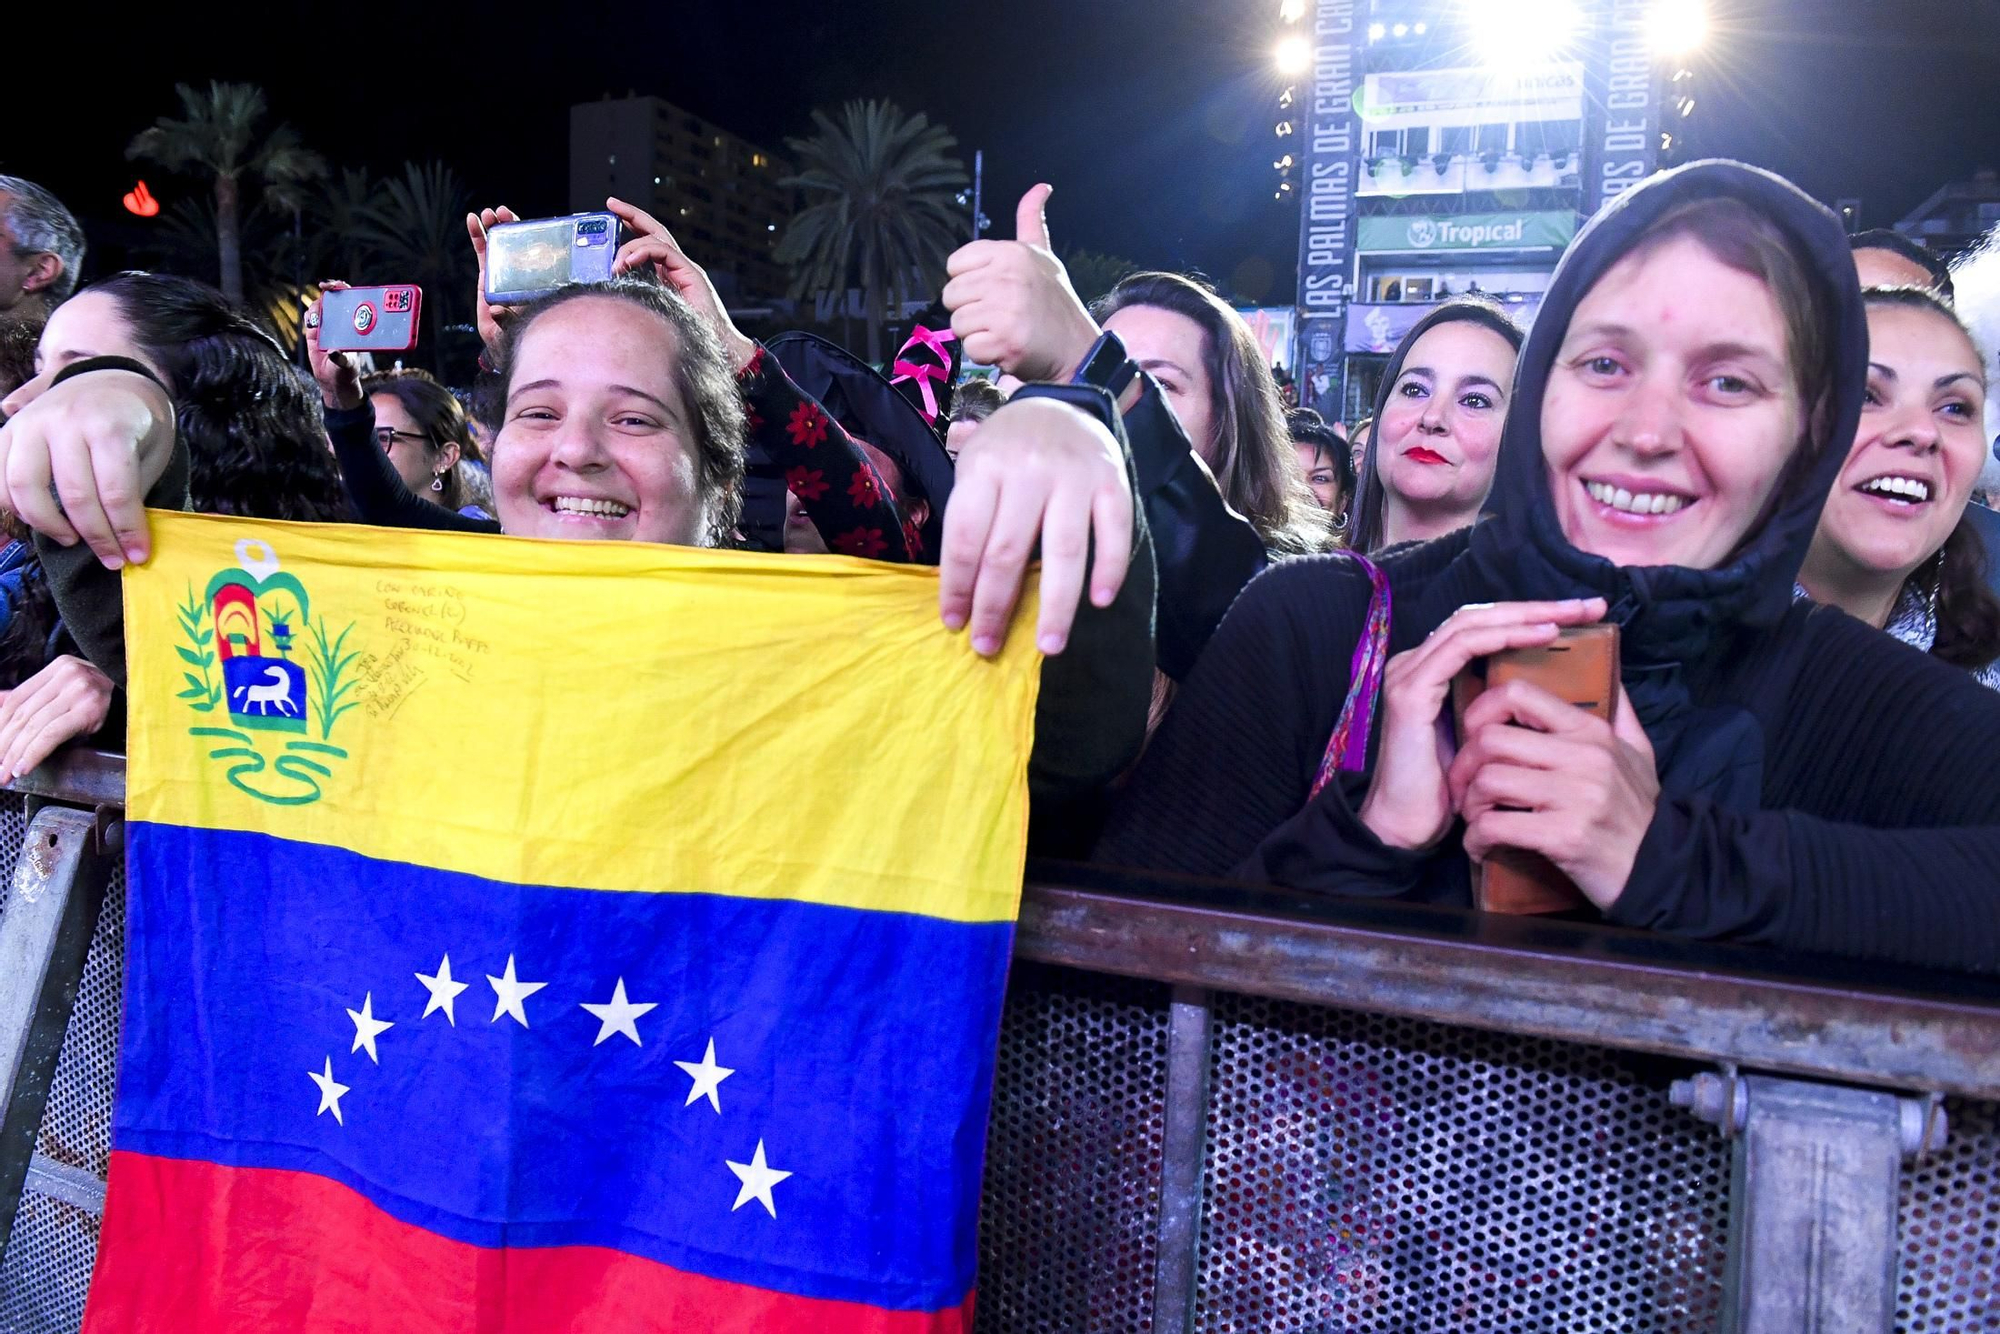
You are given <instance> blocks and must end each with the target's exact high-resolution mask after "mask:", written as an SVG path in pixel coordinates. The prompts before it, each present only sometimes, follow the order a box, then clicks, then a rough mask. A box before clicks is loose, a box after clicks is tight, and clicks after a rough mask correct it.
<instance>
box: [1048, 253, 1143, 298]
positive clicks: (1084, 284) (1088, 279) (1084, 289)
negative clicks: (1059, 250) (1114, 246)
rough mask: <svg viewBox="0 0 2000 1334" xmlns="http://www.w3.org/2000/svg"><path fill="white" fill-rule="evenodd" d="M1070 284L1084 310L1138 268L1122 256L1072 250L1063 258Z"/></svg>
mask: <svg viewBox="0 0 2000 1334" xmlns="http://www.w3.org/2000/svg"><path fill="white" fill-rule="evenodd" d="M1062 262H1063V268H1065V269H1066V270H1068V271H1069V284H1070V286H1071V287H1074V288H1075V289H1076V294H1077V297H1078V298H1079V299H1080V300H1082V302H1083V304H1085V305H1086V306H1087V305H1089V304H1090V303H1091V302H1093V301H1095V300H1097V298H1099V297H1101V296H1103V295H1104V294H1105V293H1106V292H1109V291H1110V290H1111V289H1112V288H1114V287H1116V286H1117V285H1118V283H1119V280H1120V279H1122V278H1126V277H1129V276H1130V275H1132V274H1135V273H1137V272H1138V271H1139V266H1138V265H1137V264H1134V263H1133V262H1132V261H1131V260H1129V259H1126V258H1125V257H1124V256H1122V255H1106V254H1100V253H1098V252H1097V251H1095V250H1072V251H1070V252H1069V253H1068V254H1067V255H1064V256H1063V261H1062Z"/></svg>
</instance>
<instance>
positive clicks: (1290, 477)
mask: <svg viewBox="0 0 2000 1334" xmlns="http://www.w3.org/2000/svg"><path fill="white" fill-rule="evenodd" d="M1128 306H1151V307H1153V308H1155V309H1158V310H1165V311H1170V312H1172V313H1173V314H1176V315H1181V316H1184V317H1186V318H1187V319H1190V320H1193V321H1194V323H1195V325H1196V327H1198V328H1199V329H1200V330H1201V332H1202V359H1203V362H1204V364H1205V369H1206V370H1207V372H1208V393H1209V416H1210V419H1211V420H1212V421H1213V422H1214V430H1215V436H1216V438H1215V439H1214V440H1213V441H1200V440H1196V441H1193V442H1192V443H1193V444H1194V446H1195V450H1196V452H1197V453H1200V454H1202V455H1203V456H1204V457H1206V456H1208V455H1210V454H1212V455H1213V456H1214V458H1215V466H1214V468H1213V469H1212V471H1213V472H1214V473H1215V481H1216V485H1217V486H1218V487H1219V488H1220V489H1221V491H1222V498H1223V499H1224V500H1226V501H1228V502H1229V504H1230V505H1231V506H1232V507H1234V508H1235V509H1236V510H1238V511H1239V512H1241V513H1242V514H1243V515H1244V517H1246V518H1248V519H1249V520H1250V522H1251V523H1252V524H1253V525H1254V526H1255V527H1256V529H1257V533H1258V535H1259V536H1260V537H1262V538H1263V539H1264V545H1265V546H1266V547H1268V548H1270V549H1271V550H1272V551H1273V552H1276V553H1280V554H1285V555H1295V554H1299V553H1303V552H1308V551H1319V550H1321V549H1323V548H1324V547H1325V546H1326V545H1327V536H1328V530H1327V525H1326V514H1325V511H1323V510H1321V509H1320V508H1319V506H1318V505H1315V504H1314V503H1313V499H1312V494H1311V492H1309V491H1308V490H1307V489H1306V484H1305V479H1304V478H1302V477H1300V476H1299V469H1298V460H1297V458H1296V457H1294V456H1293V454H1292V452H1291V448H1290V446H1291V439H1290V437H1289V436H1287V435H1286V434H1285V416H1284V401H1283V400H1282V399H1281V398H1280V397H1279V396H1278V384H1277V381H1276V380H1275V379H1273V378H1272V376H1271V368H1270V366H1269V365H1268V364H1266V362H1265V360H1264V349H1263V347H1262V346H1261V345H1260V344H1259V343H1258V342H1257V336H1256V335H1255V334H1253V333H1251V332H1250V326H1249V325H1247V324H1245V323H1244V322H1243V317H1242V316H1240V315H1238V314H1237V313H1236V312H1235V311H1234V310H1231V309H1230V308H1229V305H1228V303H1226V302H1225V301H1223V299H1222V298H1221V297H1219V296H1217V295H1216V294H1215V289H1213V288H1211V287H1209V286H1207V285H1205V284H1203V283H1198V282H1195V281H1194V280H1193V279H1190V278H1184V277H1182V276H1181V275H1180V274H1177V273H1135V274H1132V275H1131V276H1130V277H1128V278H1122V279H1120V280H1119V282H1118V285H1117V286H1116V287H1113V288H1112V289H1111V290H1110V291H1109V292H1107V293H1106V294H1105V295H1104V296H1103V297H1102V298H1100V299H1099V300H1098V301H1097V302H1096V303H1095V304H1094V305H1092V306H1091V313H1092V314H1094V315H1095V316H1096V317H1097V319H1098V322H1099V323H1100V324H1101V323H1103V322H1104V321H1105V320H1107V319H1109V318H1110V317H1111V316H1112V315H1114V314H1116V313H1117V312H1119V311H1121V310H1124V309H1125V308H1126V307H1128ZM1204 445H1208V446H1210V448H1207V449H1204V448H1203V446H1204Z"/></svg>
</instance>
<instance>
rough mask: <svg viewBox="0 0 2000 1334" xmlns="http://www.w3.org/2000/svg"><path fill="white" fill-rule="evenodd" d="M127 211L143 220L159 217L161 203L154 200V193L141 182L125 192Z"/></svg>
mask: <svg viewBox="0 0 2000 1334" xmlns="http://www.w3.org/2000/svg"><path fill="white" fill-rule="evenodd" d="M125 211H126V212H127V213H134V214H137V215H138V216H139V217H142V218H154V217H158V216H159V213H160V201H159V200H157V199H155V198H153V192H152V191H150V190H148V189H147V188H146V183H145V182H144V181H140V182H139V183H138V184H137V185H135V186H133V187H132V188H131V189H130V190H127V191H126V192H125Z"/></svg>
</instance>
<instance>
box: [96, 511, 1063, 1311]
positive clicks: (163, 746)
mask: <svg viewBox="0 0 2000 1334" xmlns="http://www.w3.org/2000/svg"><path fill="white" fill-rule="evenodd" d="M153 524H154V535H155V554H154V557H153V559H152V560H151V561H150V562H149V563H148V564H147V565H146V566H144V567H143V568H139V569H134V570H132V571H130V572H128V574H127V575H126V585H125V587H126V626H127V629H126V640H127V644H128V655H129V663H130V667H129V671H128V679H129V681H130V683H131V712H132V718H131V725H130V749H131V758H130V768H129V778H128V805H127V812H128V816H129V826H128V830H129V834H128V836H129V847H130V873H131V888H130V895H131V897H130V909H129V911H130V932H131V937H130V938H131V944H130V952H129V964H128V967H129V982H128V993H127V1003H126V1014H125V1035H124V1043H123V1050H122V1054H121V1073H120V1082H119V1093H118V1100H117V1105H116V1109H115V1112H114V1121H113V1162H112V1171H111V1179H110V1188H109V1194H108V1198H107V1202H106V1215H105V1223H104V1232H103V1243H102V1251H101V1258H100V1261H99V1267H98V1273H97V1276H96V1279H95V1282H94V1285H93V1290H92V1296H91V1305H90V1308H89V1312H88V1315H87V1319H86V1328H88V1329H90V1330H92V1331H97V1332H99V1334H103V1332H105V1331H123V1330H194V1329H199V1330H203V1331H210V1330H216V1331H226V1330H296V1329H314V1330H341V1331H348V1330H353V1331H360V1330H397V1331H404V1330H446V1331H456V1330H466V1331H537V1332H539V1331H560V1330H577V1331H582V1330H613V1329H615V1330H621V1331H622V1330H662V1331H664V1330H694V1329H742V1330H751V1329H756V1330H784V1329H808V1328H809V1329H814V1330H820V1329H826V1330H903V1329H909V1330H950V1329H961V1328H964V1327H966V1326H967V1325H968V1324H969V1320H970V1311H971V1302H972V1288H973V1256H974V1235H973V1234H974V1227H975V1220H976V1216H977V1207H978V1197H979V1185H980V1170H981V1161H980V1159H981V1153H982V1150H983V1146H984V1127H985V1118H986V1105H987V1101H988V1097H989V1093H990V1088H991V1082H992V1074H993V1071H992V1065H993V1053H994V1044H995V1036H996V1033H997V1028H998V1023H999V1007H1000V1000H1001V994H1002V989H1003V986H1004V981H1005V974H1006V965H1007V959H1008V956H1009V953H1010V947H1011V936H1012V921H1013V915H1014V911H1015V908H1016V905H1017V902H1018V897H1019V890H1020V874H1021V862H1022V857H1023V855H1024V850H1025V835H1026V761H1027V751H1028V745H1029V737H1030V732H1031V725H1032V715H1033V708H1034V697H1035V684H1036V679H1037V668H1038V665H1039V659H1038V658H1036V657H1035V656H1034V654H1033V652H1032V647H1031V646H1030V645H1028V644H1026V643H1025V639H1026V637H1025V636H1016V639H1017V640H1021V641H1024V642H1021V643H1019V644H1017V645H1016V646H1015V647H1013V648H1010V649H1009V650H1008V651H1007V653H1005V654H1003V655H1002V656H1001V657H1000V658H999V659H998V660H994V661H986V660H982V659H979V658H978V657H976V656H975V655H974V654H973V653H972V652H971V651H970V650H969V648H968V647H967V646H966V645H965V644H964V643H963V642H962V640H960V639H958V638H956V637H953V636H950V635H948V634H946V633H945V632H944V630H943V629H942V627H940V626H939V625H938V623H937V618H936V610H935V607H936V590H935V585H934V583H932V581H931V579H930V578H929V577H928V576H927V575H926V574H924V573H923V572H921V571H916V570H911V569H908V568H905V567H893V566H864V565H863V564H862V563H860V562H851V561H842V560H828V561H800V560H798V559H797V558H793V557H766V556H756V555H747V554H724V553H712V552H699V551H690V550H685V549H677V548H671V547H659V546H646V545H641V544H590V545H585V544H568V543H552V542H523V541H511V540H507V539H498V538H486V537H465V536H453V535H444V534H428V533H414V532H376V531H371V530H362V529H354V528H325V529H322V528H313V527H306V526H291V525H283V524H271V523H249V522H245V521H239V520H221V519H215V518H210V517H202V516H192V515H155V516H154V517H153ZM253 562H254V564H253ZM218 570H220V571H221V573H218ZM190 590H193V593H192V594H191V592H190ZM281 626H282V627H284V628H283V630H282V631H281V630H280V628H279V627H281ZM204 633H206V634H207V636H208V638H207V639H205V640H204V639H202V638H201V636H202V635H203V634H204ZM315 635H317V636H318V638H314V636H315ZM190 641H192V642H190ZM205 652H206V653H208V654H210V655H212V658H213V661H210V662H206V663H203V662H197V661H190V659H200V658H202V657H203V655H204V653H205ZM231 664H237V665H236V666H234V667H232V665H231ZM204 672H206V673H207V675H206V677H204ZM190 678H192V679H190ZM204 680H206V682H207V684H206V685H202V686H201V687H200V689H199V691H197V683H200V682H202V681H204ZM239 691H240V692H241V693H240V695H239V694H238V692H239ZM204 704H205V705H207V708H206V709H205V710H204V709H202V708H201V707H200V706H202V705H204ZM190 710H193V711H194V712H196V713H205V714H213V715H214V718H215V721H214V722H213V723H210V722H208V721H207V719H206V718H205V717H203V718H194V719H192V720H191V719H190ZM225 719H226V721H225ZM225 726H227V727H228V728H229V729H230V730H232V731H234V732H235V733H237V734H238V735H237V737H236V738H227V737H217V736H215V735H213V734H212V732H213V730H216V729H221V728H223V727H225ZM336 730H337V732H338V736H337V737H335V736H333V733H334V732H335V731H336ZM301 741H303V742H306V743H310V744H311V745H314V746H320V747H327V748H331V749H337V750H338V751H340V752H341V753H340V754H339V755H337V756H336V755H332V754H329V753H328V752H327V751H326V750H295V749H287V747H289V746H291V745H292V744H293V743H297V742H301ZM232 749H238V750H247V751H249V752H250V754H251V755H254V756H256V757H257V758H258V759H260V760H263V761H264V764H263V766H262V767H260V768H255V769H252V768H251V767H250V766H251V760H250V758H249V756H246V755H242V754H235V755H230V754H224V755H221V756H219V757H218V756H217V755H215V754H214V753H213V752H215V751H228V750H232ZM235 766H241V767H240V768H238V767H235ZM280 784H283V786H279V785H280ZM308 789H310V790H311V793H312V794H311V795H309V796H305V795H302V794H304V793H306V792H307V791H308Z"/></svg>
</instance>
